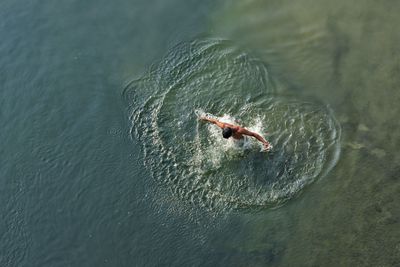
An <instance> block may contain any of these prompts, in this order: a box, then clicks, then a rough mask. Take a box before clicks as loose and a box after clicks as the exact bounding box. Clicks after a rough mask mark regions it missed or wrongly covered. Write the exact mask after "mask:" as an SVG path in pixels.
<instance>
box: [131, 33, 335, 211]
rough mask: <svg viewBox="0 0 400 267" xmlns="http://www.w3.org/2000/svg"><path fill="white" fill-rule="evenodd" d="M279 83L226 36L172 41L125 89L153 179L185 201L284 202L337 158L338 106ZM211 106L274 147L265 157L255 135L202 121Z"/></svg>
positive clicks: (212, 204)
mask: <svg viewBox="0 0 400 267" xmlns="http://www.w3.org/2000/svg"><path fill="white" fill-rule="evenodd" d="M277 87H278V86H277V85H276V83H275V82H274V80H273V79H272V78H271V77H270V75H269V73H268V71H267V68H266V65H265V64H264V63H263V62H262V61H260V60H258V59H257V58H255V57H252V56H251V55H249V54H247V53H245V52H243V51H241V50H240V49H238V48H236V47H235V46H234V45H232V44H231V43H230V42H228V41H225V40H219V39H198V40H194V41H191V42H185V43H182V44H179V45H178V46H176V47H174V48H173V49H172V50H171V51H170V52H169V53H168V54H167V55H166V57H165V58H164V59H163V60H161V61H160V62H159V63H158V64H155V65H153V66H152V67H151V68H150V70H149V72H148V73H147V74H145V75H144V76H143V77H142V78H140V79H138V80H135V81H133V82H131V83H130V84H129V85H128V86H127V88H126V89H125V92H124V95H125V97H126V98H127V99H128V101H129V104H130V107H131V112H132V114H131V120H132V134H133V136H134V138H138V139H139V140H140V141H141V142H142V143H143V151H144V155H145V157H144V158H145V165H146V166H147V167H148V168H149V169H150V170H151V173H152V176H153V177H154V179H156V180H157V181H158V182H159V183H160V185H163V186H167V187H168V188H169V189H170V192H171V194H174V195H175V196H177V197H178V198H179V199H181V200H183V201H189V202H192V203H195V204H197V205H200V206H204V207H206V208H209V209H213V210H221V209H222V210H227V209H228V210H229V209H237V208H255V207H259V208H264V207H276V206H278V205H280V204H282V203H283V202H285V201H287V200H288V199H290V198H292V197H293V196H295V195H296V194H297V193H299V192H300V191H301V189H302V188H304V186H305V185H307V184H309V183H311V182H313V181H314V180H315V179H316V178H318V177H321V176H323V175H324V174H326V173H327V172H328V171H329V170H330V169H331V168H332V167H333V166H334V165H335V163H336V161H337V158H338V155H339V138H340V127H339V125H338V124H337V122H336V120H335V119H334V117H333V115H332V112H331V111H330V110H329V109H328V108H327V107H325V106H323V105H320V104H318V103H314V102H309V101H301V100H298V99H293V98H291V97H284V96H281V95H280V94H279V93H278V92H279V90H278V89H279V88H277ZM203 111H206V112H208V113H210V114H211V115H212V114H218V115H220V117H218V118H219V119H221V120H226V121H230V122H233V123H238V124H241V125H243V126H245V127H246V128H249V129H251V130H254V131H257V132H258V133H260V134H262V135H263V136H265V137H266V138H267V139H268V140H269V141H270V142H271V143H272V145H273V147H274V149H273V151H272V152H270V153H262V152H261V151H260V150H261V146H260V144H259V143H257V142H256V141H254V140H251V139H248V140H246V141H244V142H241V143H240V142H235V141H232V140H228V141H227V140H224V139H223V138H222V136H221V134H220V131H219V129H218V128H216V127H215V126H214V125H210V124H205V123H203V122H200V121H198V119H197V114H198V113H199V112H203ZM214 116H216V115H214Z"/></svg>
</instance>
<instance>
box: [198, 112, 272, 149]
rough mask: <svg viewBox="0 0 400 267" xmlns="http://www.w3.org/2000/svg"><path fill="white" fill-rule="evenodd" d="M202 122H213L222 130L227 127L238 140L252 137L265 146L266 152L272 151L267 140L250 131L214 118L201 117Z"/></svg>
mask: <svg viewBox="0 0 400 267" xmlns="http://www.w3.org/2000/svg"><path fill="white" fill-rule="evenodd" d="M200 120H202V121H208V122H211V123H213V124H215V125H217V126H218V127H219V128H221V129H224V128H226V127H228V128H231V129H232V137H233V138H234V139H236V140H239V139H242V138H243V135H247V136H251V137H254V138H256V139H257V140H258V141H260V142H261V143H262V144H263V146H264V148H265V150H267V151H269V150H270V149H271V145H270V143H269V142H268V141H267V140H265V139H264V138H263V137H262V136H261V135H259V134H258V133H255V132H252V131H249V130H247V129H246V128H243V127H240V126H238V125H233V124H230V123H226V122H221V121H219V120H216V119H213V118H207V117H200Z"/></svg>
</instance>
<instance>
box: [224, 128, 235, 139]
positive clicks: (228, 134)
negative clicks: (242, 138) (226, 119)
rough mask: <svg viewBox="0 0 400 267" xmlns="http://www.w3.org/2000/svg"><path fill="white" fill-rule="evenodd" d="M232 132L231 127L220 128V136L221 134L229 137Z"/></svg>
mask: <svg viewBox="0 0 400 267" xmlns="http://www.w3.org/2000/svg"><path fill="white" fill-rule="evenodd" d="M232 133H233V131H232V129H231V128H229V127H225V128H223V129H222V136H223V137H224V138H229V137H231V136H232Z"/></svg>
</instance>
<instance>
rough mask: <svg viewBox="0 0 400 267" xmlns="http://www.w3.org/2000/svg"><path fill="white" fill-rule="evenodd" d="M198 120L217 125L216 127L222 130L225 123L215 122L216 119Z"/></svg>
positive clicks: (201, 118)
mask: <svg viewBox="0 0 400 267" xmlns="http://www.w3.org/2000/svg"><path fill="white" fill-rule="evenodd" d="M200 120H202V121H208V122H211V123H213V124H215V125H217V126H218V127H220V128H224V127H225V123H223V122H220V121H218V120H216V119H212V118H207V117H200Z"/></svg>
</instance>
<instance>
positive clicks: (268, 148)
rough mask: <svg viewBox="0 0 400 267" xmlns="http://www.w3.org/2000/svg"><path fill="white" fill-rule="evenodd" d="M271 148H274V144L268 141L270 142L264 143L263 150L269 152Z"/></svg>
mask: <svg viewBox="0 0 400 267" xmlns="http://www.w3.org/2000/svg"><path fill="white" fill-rule="evenodd" d="M271 149H272V146H271V144H270V143H268V142H265V143H263V150H262V151H263V152H269V151H271Z"/></svg>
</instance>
